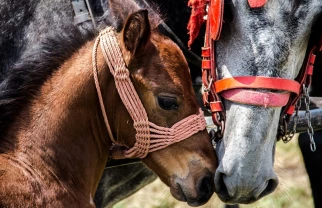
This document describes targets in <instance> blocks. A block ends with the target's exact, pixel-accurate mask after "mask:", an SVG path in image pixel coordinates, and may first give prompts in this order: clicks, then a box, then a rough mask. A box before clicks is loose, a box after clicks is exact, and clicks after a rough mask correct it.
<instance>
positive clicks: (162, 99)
mask: <svg viewBox="0 0 322 208" xmlns="http://www.w3.org/2000/svg"><path fill="white" fill-rule="evenodd" d="M158 104H159V106H160V107H161V108H162V109H164V110H175V109H177V108H178V107H179V105H178V103H177V99H176V98H175V97H169V96H158Z"/></svg>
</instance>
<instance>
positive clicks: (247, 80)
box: [188, 0, 322, 139]
mask: <svg viewBox="0 0 322 208" xmlns="http://www.w3.org/2000/svg"><path fill="white" fill-rule="evenodd" d="M248 3H249V6H250V8H252V9H254V8H260V7H262V6H264V5H265V3H266V0H248ZM188 5H190V6H192V15H191V18H190V20H189V23H188V29H189V30H190V40H189V43H188V44H189V47H190V45H191V44H192V41H193V39H194V38H195V36H196V34H198V31H195V30H198V28H200V22H199V23H197V24H196V22H197V21H198V20H200V18H196V17H195V16H196V15H204V14H205V15H207V21H206V24H207V25H206V33H205V44H204V47H203V48H202V59H203V60H202V67H201V68H202V82H203V102H204V105H205V106H206V107H208V108H209V110H210V112H211V113H212V119H213V122H214V124H215V125H216V126H217V127H218V128H219V129H220V132H219V131H218V132H217V133H216V134H215V137H216V138H215V139H221V138H222V137H223V133H224V124H225V114H224V107H223V104H222V102H221V98H224V99H227V100H230V101H233V102H236V103H242V104H247V105H256V106H264V107H283V106H284V108H283V110H282V113H281V117H280V122H279V123H280V129H281V131H280V132H279V135H280V136H282V137H284V136H285V135H286V134H287V123H288V122H289V120H290V117H291V115H292V114H293V112H294V109H295V106H296V104H297V102H298V100H299V99H300V98H301V96H302V95H303V93H304V88H307V87H308V86H309V85H310V84H311V76H312V74H313V67H314V62H315V57H316V55H315V54H316V53H317V52H318V51H321V50H322V39H321V41H320V42H319V43H318V44H317V45H316V46H314V47H313V48H312V50H311V52H310V54H309V56H308V58H307V60H306V63H307V64H306V65H305V67H303V68H302V69H301V71H300V73H299V75H298V77H297V78H296V79H295V80H290V79H283V78H277V77H265V76H239V77H230V78H224V79H221V80H218V79H217V75H216V61H215V41H217V40H218V39H219V37H220V32H221V27H222V21H223V7H224V1H223V0H190V1H189V4H188ZM201 5H202V7H201ZM207 10H208V14H206V13H205V12H204V13H202V12H201V11H207ZM196 11H197V13H198V14H197V13H196ZM214 13H216V14H217V16H215V15H214ZM192 25H193V26H195V25H199V27H198V28H196V27H192ZM251 89H264V90H274V91H277V92H259V91H254V90H251ZM279 91H282V92H279Z"/></svg>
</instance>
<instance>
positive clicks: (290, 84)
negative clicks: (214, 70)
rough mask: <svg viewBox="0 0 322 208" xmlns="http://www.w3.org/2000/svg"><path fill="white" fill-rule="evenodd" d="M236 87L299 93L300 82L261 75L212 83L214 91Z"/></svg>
mask: <svg viewBox="0 0 322 208" xmlns="http://www.w3.org/2000/svg"><path fill="white" fill-rule="evenodd" d="M236 88H248V89H270V90H282V91H289V92H293V93H295V94H299V90H300V84H299V83H298V82H297V81H294V80H290V79H283V78H276V77H261V76H241V77H231V78H225V79H221V80H218V81H216V82H215V83H214V90H215V92H216V93H221V92H223V91H226V90H230V89H236Z"/></svg>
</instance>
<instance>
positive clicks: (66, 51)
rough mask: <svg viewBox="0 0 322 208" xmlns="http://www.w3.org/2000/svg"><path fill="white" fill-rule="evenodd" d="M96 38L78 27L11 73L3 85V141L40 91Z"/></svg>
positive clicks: (0, 99)
mask: <svg viewBox="0 0 322 208" xmlns="http://www.w3.org/2000/svg"><path fill="white" fill-rule="evenodd" d="M93 38H94V33H93V32H88V33H87V34H86V35H84V34H83V33H81V32H80V31H79V30H78V29H77V28H76V27H70V28H69V30H68V32H66V33H64V34H58V35H57V36H55V37H49V38H47V39H46V41H44V42H43V43H42V44H41V45H40V47H39V48H37V49H33V50H31V51H28V52H27V53H25V55H24V56H23V57H22V58H21V59H20V60H19V61H18V62H17V63H16V64H15V65H14V66H13V67H12V69H10V70H8V72H7V73H6V75H5V76H4V78H3V79H2V80H1V83H0V132H1V136H0V138H1V137H2V138H4V137H5V134H6V131H7V130H8V128H9V126H10V125H11V124H12V123H13V121H14V120H15V118H16V116H17V115H19V114H20V113H21V111H22V109H24V108H25V107H26V106H28V104H29V103H30V101H31V100H32V98H33V97H34V96H35V95H36V94H37V92H38V90H39V88H40V87H41V86H42V85H43V83H44V82H45V81H46V80H47V79H48V78H49V77H50V76H51V74H52V73H53V72H54V71H55V70H57V69H58V68H59V67H60V66H61V65H62V64H63V63H64V61H66V59H68V58H69V57H70V56H71V55H72V54H73V53H75V52H76V51H77V50H78V49H79V48H80V47H81V46H82V45H84V44H85V43H86V42H87V41H89V40H91V39H93Z"/></svg>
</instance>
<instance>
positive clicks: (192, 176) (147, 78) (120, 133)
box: [105, 10, 217, 206]
mask: <svg viewBox="0 0 322 208" xmlns="http://www.w3.org/2000/svg"><path fill="white" fill-rule="evenodd" d="M151 28H152V29H151ZM118 41H119V46H120V48H121V51H122V54H123V58H124V61H125V63H126V65H127V68H128V70H129V72H130V78H131V81H132V83H133V85H134V87H135V90H136V92H137V93H138V95H139V98H140V100H141V102H142V104H143V106H144V108H145V111H146V113H147V115H148V119H149V121H150V122H152V123H154V124H156V125H158V126H160V127H167V128H170V127H172V126H173V125H175V124H176V123H178V122H179V121H181V120H182V119H185V118H186V117H188V116H191V115H195V114H199V113H200V107H199V106H198V104H197V101H196V97H195V93H194V90H193V88H192V82H191V78H190V73H189V68H188V65H187V62H186V60H185V58H184V56H183V54H182V52H181V51H180V49H179V48H178V46H177V45H175V44H174V43H173V42H172V41H171V40H170V39H169V38H167V37H164V36H162V35H161V34H160V33H158V31H157V29H153V27H152V26H151V25H150V22H149V19H148V13H147V11H145V10H140V11H138V12H134V13H132V14H131V15H130V16H129V17H128V18H127V19H126V21H125V23H124V26H123V29H122V31H121V32H120V33H119V34H118ZM114 92H116V91H115V90H114ZM114 92H111V93H110V94H114ZM114 95H115V94H114ZM105 102H106V103H108V102H111V98H106V101H105ZM113 102H114V104H112V105H113V108H114V109H115V111H114V112H117V115H116V113H115V114H114V115H109V114H110V112H108V116H109V117H110V118H111V117H112V118H114V120H113V119H110V122H111V127H112V131H113V135H114V137H115V139H116V142H117V143H118V144H122V145H124V146H126V147H127V148H131V147H133V146H134V145H135V143H136V142H137V141H136V134H137V132H136V130H135V129H134V127H133V120H132V118H131V116H130V114H129V113H128V111H127V109H126V107H125V106H124V104H123V103H122V101H121V99H120V97H119V96H116V99H115V100H114V101H113ZM108 108H109V105H107V108H106V109H108ZM195 125H200V124H198V123H197V122H196V123H195ZM191 128H194V125H193V126H191ZM189 130H191V129H176V131H177V132H179V133H178V134H176V135H177V136H178V137H180V138H181V137H185V139H184V140H182V141H180V142H177V143H174V144H171V145H170V146H167V147H166V148H164V149H160V150H157V151H153V152H150V153H148V154H147V156H146V157H144V158H143V162H144V163H145V164H146V165H147V166H148V167H149V168H151V169H152V170H153V171H154V172H155V173H156V174H157V175H158V176H159V177H160V178H161V180H162V181H163V182H164V183H165V184H167V185H168V186H169V187H170V190H171V193H172V195H173V196H174V197H175V198H176V199H178V200H181V201H187V202H188V204H189V205H192V206H197V205H201V204H203V203H205V202H206V201H208V199H209V198H210V196H211V195H212V193H213V190H214V187H213V184H214V182H213V177H214V172H215V168H216V166H217V161H216V157H215V152H214V149H213V147H212V145H211V142H210V140H209V137H208V133H207V130H206V128H202V130H200V131H195V132H193V134H192V135H187V136H183V135H185V134H186V133H187V132H188V131H189ZM155 134H158V133H155ZM174 139H177V138H174ZM150 145H151V146H152V142H151V144H150Z"/></svg>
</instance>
